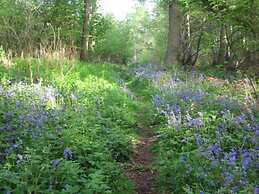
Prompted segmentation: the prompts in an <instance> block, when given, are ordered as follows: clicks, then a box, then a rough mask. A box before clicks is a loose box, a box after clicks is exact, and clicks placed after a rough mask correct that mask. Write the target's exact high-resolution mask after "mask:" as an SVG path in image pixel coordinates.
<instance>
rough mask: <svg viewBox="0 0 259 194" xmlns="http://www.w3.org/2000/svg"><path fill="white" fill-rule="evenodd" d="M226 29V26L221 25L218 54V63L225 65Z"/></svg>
mask: <svg viewBox="0 0 259 194" xmlns="http://www.w3.org/2000/svg"><path fill="white" fill-rule="evenodd" d="M224 39H225V31H224V26H223V25H222V26H221V27H220V34H219V50H218V56H217V64H220V65H223V64H224V62H225V52H226V49H225V40H224Z"/></svg>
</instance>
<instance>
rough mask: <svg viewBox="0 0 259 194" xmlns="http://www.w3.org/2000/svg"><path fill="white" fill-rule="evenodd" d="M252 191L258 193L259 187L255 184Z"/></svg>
mask: <svg viewBox="0 0 259 194" xmlns="http://www.w3.org/2000/svg"><path fill="white" fill-rule="evenodd" d="M253 192H254V194H259V187H258V186H255V187H254V191H253Z"/></svg>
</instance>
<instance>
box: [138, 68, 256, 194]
mask: <svg viewBox="0 0 259 194" xmlns="http://www.w3.org/2000/svg"><path fill="white" fill-rule="evenodd" d="M152 69H153V70H152ZM137 75H138V76H139V77H142V78H145V79H149V80H150V81H151V83H153V84H154V86H155V87H158V89H159V92H157V94H156V95H154V97H153V104H154V106H155V107H156V109H157V111H158V113H160V114H162V115H164V116H165V117H166V118H167V120H168V124H169V126H173V127H175V128H176V129H182V128H184V129H187V131H188V130H190V132H186V134H188V135H190V133H191V134H192V135H193V137H194V142H195V143H194V144H195V146H196V148H197V150H195V151H196V152H198V153H199V159H198V160H194V161H193V160H192V158H191V155H189V154H188V155H186V157H187V158H188V157H190V160H189V161H188V159H186V160H182V159H181V158H182V156H183V155H184V154H185V153H182V155H181V157H179V158H175V157H173V159H172V160H178V161H179V162H180V163H181V164H183V165H184V164H186V165H187V166H189V167H188V168H187V172H186V173H188V174H190V175H192V174H195V176H196V177H197V178H198V179H197V180H196V181H198V182H195V178H192V180H188V182H192V181H193V185H188V188H187V190H189V191H190V192H194V188H193V186H194V185H197V183H198V185H200V184H201V185H203V186H202V190H203V191H200V189H201V188H197V190H195V191H197V192H204V193H207V192H208V193H213V192H218V191H222V192H223V193H224V192H225V193H239V192H248V193H258V192H259V188H258V183H259V179H258V169H259V118H258V112H256V109H255V108H254V106H253V105H254V104H251V106H250V107H249V106H248V105H249V103H247V102H246V101H245V100H244V102H241V101H238V100H236V99H234V98H233V97H232V96H223V97H222V96H217V95H216V94H214V93H213V92H211V91H210V93H206V92H205V89H203V88H202V86H200V89H193V88H192V87H191V86H192V84H189V85H188V83H183V82H181V81H180V80H178V79H177V78H176V77H174V78H173V81H172V82H171V80H170V79H168V81H167V83H162V84H161V83H160V82H159V81H160V80H161V77H163V76H165V75H167V76H168V72H165V71H163V72H159V71H157V70H154V68H153V67H152V68H151V67H150V66H148V68H147V69H146V70H145V68H142V69H141V73H139V74H137ZM189 78H190V80H189V81H190V82H195V83H203V82H205V77H204V76H203V75H198V74H196V72H195V73H193V74H192V75H190V76H189ZM155 79H157V80H155ZM183 84H184V87H181V85H183ZM165 85H170V86H166V88H167V89H164V86H165ZM188 86H189V87H188ZM249 100H250V101H251V99H249ZM172 102H176V103H177V104H176V103H172ZM179 102H181V103H179ZM203 102H204V103H203ZM193 103H195V104H196V107H197V108H198V109H199V111H203V114H202V115H205V116H206V114H207V112H206V111H207V110H206V109H205V107H202V106H203V104H206V105H207V106H208V108H209V109H210V110H212V111H214V115H213V117H211V116H210V117H209V118H207V120H206V122H205V120H204V118H203V117H197V113H196V114H195V111H193V109H194V108H193V107H192V104H193ZM182 105H183V106H182ZM186 107H187V108H186ZM200 107H202V108H203V109H205V110H202V109H201V108H200ZM242 107H246V111H244V109H243V108H242ZM206 108H207V107H206ZM186 110H188V111H186ZM190 114H193V115H190ZM193 129H195V130H193ZM163 132H164V131H163ZM182 134H185V133H183V132H181V133H180V134H179V136H181V135H182ZM175 136H178V135H177V134H176V135H175ZM183 139H184V140H186V139H188V138H187V137H185V136H181V141H179V142H181V143H184V144H183V145H182V146H181V145H179V147H181V149H182V148H183V147H188V146H189V147H191V148H193V146H191V145H190V144H192V143H191V141H182V140H183ZM161 141H164V144H165V147H166V148H165V149H168V148H167V147H168V143H167V142H166V141H168V140H166V139H161ZM161 145H162V144H161V143H160V146H161ZM172 149H174V148H172ZM186 149H187V148H186ZM161 152H162V153H164V154H165V155H166V154H167V152H163V150H161ZM179 152H181V150H178V152H177V153H176V154H178V153H179ZM169 153H170V154H172V152H169ZM172 155H173V154H172ZM174 156H176V155H174ZM165 158H171V156H165ZM167 164H168V166H167V168H166V166H163V167H162V169H163V170H166V172H163V173H165V174H168V172H169V171H171V168H173V166H170V165H175V163H170V162H168V163H167ZM190 169H191V170H190ZM219 172H220V173H219ZM177 173H178V174H179V176H181V178H180V179H181V180H182V179H185V178H186V177H185V176H184V174H185V173H183V172H178V169H177V170H176V171H174V173H172V176H174V177H176V174H177ZM164 178H165V177H164ZM167 178H169V179H170V176H167ZM171 178H172V177H171ZM186 179H188V178H186ZM175 181H177V180H175ZM181 184H183V185H181ZM205 184H207V185H205ZM177 186H178V187H180V188H182V187H185V186H186V182H181V183H179V185H177ZM169 187H170V186H169ZM251 188H253V189H251ZM181 192H182V191H181Z"/></svg>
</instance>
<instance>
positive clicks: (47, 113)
mask: <svg viewBox="0 0 259 194" xmlns="http://www.w3.org/2000/svg"><path fill="white" fill-rule="evenodd" d="M0 88H1V91H0V131H1V134H2V136H1V138H2V139H0V140H1V141H2V142H3V143H4V144H2V146H0V163H4V162H5V160H6V159H7V158H8V157H9V156H11V155H13V154H15V155H16V163H17V164H21V163H22V162H23V161H24V160H25V156H24V153H23V149H24V146H25V145H27V143H26V142H27V141H37V140H38V139H39V138H41V137H43V136H44V135H46V134H48V135H50V134H53V136H54V137H56V138H58V136H60V135H61V128H60V126H58V123H59V120H60V118H61V115H62V114H63V112H62V111H63V107H62V106H63V105H62V104H60V103H59V101H60V102H62V101H63V100H62V96H61V94H60V93H59V92H58V90H57V89H55V88H54V87H51V86H41V85H39V84H34V85H27V84H25V83H14V84H10V85H8V86H4V87H3V86H1V87H0ZM7 110H8V111H7ZM55 125H56V126H57V127H56V130H51V131H50V130H49V126H55ZM61 154H62V153H61ZM71 157H72V156H71V154H70V152H69V150H67V151H66V158H68V159H71Z"/></svg>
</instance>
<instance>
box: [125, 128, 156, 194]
mask: <svg viewBox="0 0 259 194" xmlns="http://www.w3.org/2000/svg"><path fill="white" fill-rule="evenodd" d="M139 136H140V142H139V144H138V145H137V147H136V149H135V151H134V154H133V157H132V160H133V164H132V165H131V167H130V168H128V169H127V170H126V176H127V177H128V178H129V179H130V180H131V181H132V182H134V183H135V186H136V193H138V194H155V179H156V176H157V173H156V172H154V171H153V169H152V164H153V159H154V155H153V153H152V151H151V148H152V145H153V143H154V141H155V138H154V134H153V132H152V130H151V129H150V128H145V127H141V128H139Z"/></svg>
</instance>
